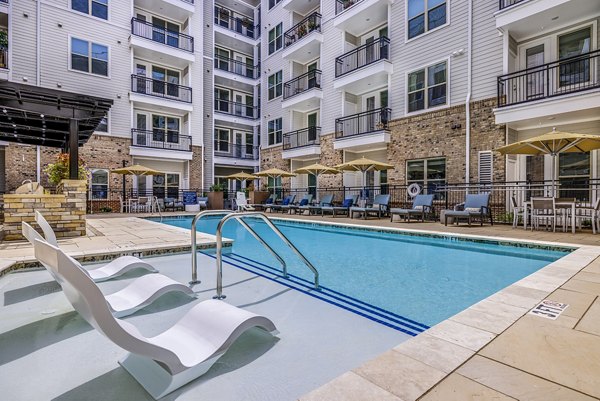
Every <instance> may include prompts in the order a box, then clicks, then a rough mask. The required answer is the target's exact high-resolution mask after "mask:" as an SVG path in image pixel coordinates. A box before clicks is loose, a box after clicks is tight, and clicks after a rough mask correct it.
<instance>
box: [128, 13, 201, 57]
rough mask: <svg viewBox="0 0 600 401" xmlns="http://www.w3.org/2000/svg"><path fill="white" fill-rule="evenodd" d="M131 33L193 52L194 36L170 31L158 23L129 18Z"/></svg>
mask: <svg viewBox="0 0 600 401" xmlns="http://www.w3.org/2000/svg"><path fill="white" fill-rule="evenodd" d="M131 33H132V34H133V35H136V36H140V37H142V38H146V39H150V40H152V41H153V42H158V43H163V44H165V45H167V46H171V47H176V48H178V49H181V50H185V51H188V52H191V53H193V52H194V38H193V37H191V36H189V35H186V34H183V33H180V32H175V31H170V30H168V29H165V28H163V27H161V26H158V25H153V24H151V23H149V22H146V21H143V20H141V19H137V18H135V17H134V18H132V19H131Z"/></svg>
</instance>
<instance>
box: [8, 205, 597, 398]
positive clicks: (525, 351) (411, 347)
mask: <svg viewBox="0 0 600 401" xmlns="http://www.w3.org/2000/svg"><path fill="white" fill-rule="evenodd" d="M102 217H103V218H101V219H99V220H97V221H95V219H94V218H91V219H89V221H88V224H91V225H96V226H102V225H105V226H106V229H108V231H111V228H110V227H115V225H114V224H113V222H115V220H113V219H112V218H110V219H109V218H105V217H107V216H102ZM273 217H285V218H297V219H302V220H307V219H308V220H315V221H317V222H328V223H342V224H344V223H346V224H359V225H367V226H378V227H393V228H400V229H409V230H419V231H425V232H429V231H436V232H446V233H457V234H459V235H475V236H488V237H495V238H510V239H520V240H525V241H531V242H536V241H543V242H552V243H561V244H565V243H566V244H574V245H576V246H579V247H580V248H579V249H578V250H576V251H575V252H573V253H572V254H570V255H568V256H566V257H564V258H562V259H560V260H559V261H557V262H555V263H552V264H550V265H548V266H547V267H545V268H543V269H541V270H540V271H538V272H536V273H534V274H532V275H531V276H528V277H526V278H524V279H522V280H520V281H518V282H517V283H515V284H513V285H511V286H509V287H507V288H505V289H504V290H502V291H500V292H498V293H496V294H494V295H492V296H490V297H489V298H487V299H485V300H483V301H481V302H479V303H477V304H476V305H473V306H472V307H470V308H468V309H467V310H465V311H463V312H460V313H459V314H457V315H455V316H453V317H451V318H450V319H448V320H446V321H444V322H441V323H440V324H438V325H436V326H434V327H432V328H431V329H430V330H428V331H426V332H425V333H423V334H420V335H419V336H417V337H414V338H412V339H410V340H409V341H406V342H403V343H401V344H399V345H398V346H396V347H394V348H393V349H391V350H389V351H387V352H385V353H384V354H382V355H381V356H379V357H377V358H375V359H373V360H371V361H369V362H366V363H364V364H363V365H361V366H358V367H354V368H353V369H352V370H349V371H348V372H346V373H344V374H342V375H341V376H339V377H337V378H335V379H333V380H332V381H331V382H329V383H327V384H325V385H324V386H321V387H319V388H317V389H316V390H313V391H311V392H309V393H308V394H306V395H304V396H301V397H300V400H302V401H315V400H375V399H377V400H395V401H399V400H400V401H411V400H426V401H433V400H439V401H441V400H444V401H452V400H470V399H482V400H496V399H498V400H511V399H518V400H526V399H527V400H529V399H532V400H533V399H535V400H537V399H539V400H594V399H600V298H599V297H600V259H598V257H599V256H600V246H597V245H600V235H598V236H595V235H592V234H591V233H589V234H588V233H577V234H575V235H573V234H570V233H551V232H540V231H534V232H530V231H527V232H525V231H524V230H523V229H522V228H520V229H514V230H513V229H512V228H511V227H510V226H494V227H490V226H484V227H479V226H473V227H466V226H460V227H456V226H448V227H445V226H443V225H441V224H439V223H412V224H405V223H390V222H389V220H387V219H382V220H366V221H364V220H356V219H354V220H351V219H347V218H335V219H332V218H330V217H325V218H320V217H315V216H310V217H309V216H287V215H273ZM117 220H118V219H117ZM140 224H141V223H140ZM171 228H174V227H171ZM180 230H181V229H180ZM184 232H186V233H187V235H188V237H187V238H188V240H187V241H188V246H189V232H188V231H187V230H184ZM111 234H114V235H122V234H115V233H111ZM163 234H165V235H166V233H163ZM180 234H181V233H180ZM122 240H123V241H125V239H124V238H123V239H122ZM125 242H126V241H125ZM23 252H24V251H23ZM0 255H3V251H2V250H0ZM543 299H550V300H552V301H557V302H564V303H567V304H569V307H568V308H567V309H566V310H565V311H564V312H563V313H562V314H561V315H560V316H559V317H558V319H556V320H549V319H544V318H541V317H537V316H533V315H529V314H527V313H528V311H529V310H530V309H531V308H532V307H534V306H535V305H536V304H537V303H539V302H540V301H541V300H543ZM315 387H316V386H315ZM240 399H243V398H240Z"/></svg>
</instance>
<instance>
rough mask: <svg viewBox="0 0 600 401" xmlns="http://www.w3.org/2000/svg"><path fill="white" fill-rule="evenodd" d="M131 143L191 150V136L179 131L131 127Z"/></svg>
mask: <svg viewBox="0 0 600 401" xmlns="http://www.w3.org/2000/svg"><path fill="white" fill-rule="evenodd" d="M131 144H132V145H133V146H141V147H144V148H153V149H168V150H181V151H185V152H191V151H192V137H191V136H189V135H181V134H180V133H177V132H173V131H168V130H161V129H155V130H154V131H147V130H142V129H137V128H132V129H131Z"/></svg>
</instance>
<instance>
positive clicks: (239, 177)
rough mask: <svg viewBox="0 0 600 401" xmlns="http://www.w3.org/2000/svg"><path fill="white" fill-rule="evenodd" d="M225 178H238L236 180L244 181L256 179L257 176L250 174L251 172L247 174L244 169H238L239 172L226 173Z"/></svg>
mask: <svg viewBox="0 0 600 401" xmlns="http://www.w3.org/2000/svg"><path fill="white" fill-rule="evenodd" d="M225 178H227V179H228V180H238V181H246V180H256V179H258V177H257V176H255V175H252V174H248V173H246V172H244V171H240V172H239V173H235V174H231V175H228V176H227V177H225ZM240 185H241V184H240Z"/></svg>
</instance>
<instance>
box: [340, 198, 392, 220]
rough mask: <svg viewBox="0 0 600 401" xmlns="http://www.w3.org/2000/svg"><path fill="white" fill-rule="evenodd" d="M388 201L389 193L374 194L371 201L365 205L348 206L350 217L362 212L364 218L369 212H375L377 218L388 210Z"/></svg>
mask: <svg viewBox="0 0 600 401" xmlns="http://www.w3.org/2000/svg"><path fill="white" fill-rule="evenodd" d="M389 203H390V195H382V194H379V195H375V198H374V199H373V203H372V204H371V205H369V206H366V207H357V206H353V207H351V208H350V212H349V213H350V218H351V219H353V218H354V215H355V214H356V213H359V214H362V216H363V219H366V218H367V217H368V215H369V213H371V214H377V217H378V218H381V216H383V215H384V214H385V213H387V212H388V204H389Z"/></svg>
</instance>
